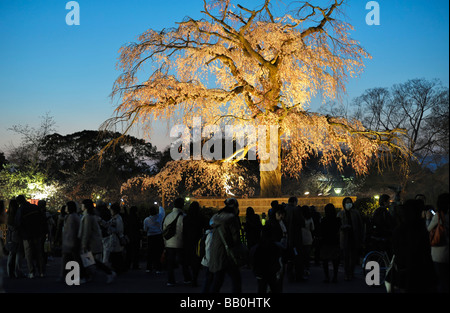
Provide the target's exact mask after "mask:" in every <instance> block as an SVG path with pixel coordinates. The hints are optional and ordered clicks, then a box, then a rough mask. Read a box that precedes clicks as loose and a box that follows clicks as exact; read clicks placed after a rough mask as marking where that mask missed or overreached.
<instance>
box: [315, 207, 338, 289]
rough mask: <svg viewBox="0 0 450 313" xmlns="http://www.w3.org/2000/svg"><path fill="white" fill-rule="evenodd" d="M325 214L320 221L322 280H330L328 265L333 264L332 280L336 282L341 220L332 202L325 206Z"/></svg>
mask: <svg viewBox="0 0 450 313" xmlns="http://www.w3.org/2000/svg"><path fill="white" fill-rule="evenodd" d="M324 211H325V216H324V217H323V218H322V221H321V222H320V232H319V237H320V259H321V260H322V262H323V272H324V274H325V279H324V282H326V283H328V282H329V281H330V274H329V269H328V265H329V262H331V263H332V265H333V278H332V280H331V281H332V282H334V283H335V282H337V275H338V267H339V259H340V258H339V257H340V255H339V250H340V249H339V231H340V228H341V220H340V219H339V218H338V217H337V214H336V208H335V207H334V205H333V204H332V203H328V204H327V205H326V206H325V208H324Z"/></svg>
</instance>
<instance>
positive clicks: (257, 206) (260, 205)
mask: <svg viewBox="0 0 450 313" xmlns="http://www.w3.org/2000/svg"><path fill="white" fill-rule="evenodd" d="M344 198H345V197H299V198H298V204H299V205H300V206H302V205H308V206H312V205H314V206H315V207H316V209H317V211H319V212H321V213H323V208H324V207H325V205H326V204H328V203H333V204H334V206H335V207H336V209H337V210H338V211H339V210H340V209H342V200H343V199H344ZM350 198H352V200H353V202H355V201H356V197H353V196H352V197H350ZM225 199H226V198H191V199H190V201H198V202H199V203H200V206H201V207H209V208H215V209H217V210H220V209H222V208H223V207H224V201H225ZM237 200H238V202H239V210H240V215H241V216H242V215H245V211H246V209H247V207H249V206H250V207H252V208H253V209H254V210H255V213H256V214H259V215H261V213H263V212H264V213H266V214H267V211H268V210H269V209H270V207H271V206H270V203H271V202H272V201H273V200H277V201H278V203H280V204H281V203H283V202H284V203H288V200H289V197H280V198H237Z"/></svg>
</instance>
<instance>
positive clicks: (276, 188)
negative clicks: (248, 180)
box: [259, 166, 281, 198]
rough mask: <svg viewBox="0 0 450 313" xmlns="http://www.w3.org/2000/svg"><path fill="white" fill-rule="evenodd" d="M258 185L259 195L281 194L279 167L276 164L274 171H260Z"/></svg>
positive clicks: (268, 196)
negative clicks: (259, 188)
mask: <svg viewBox="0 0 450 313" xmlns="http://www.w3.org/2000/svg"><path fill="white" fill-rule="evenodd" d="M259 173H260V181H259V185H260V187H261V193H260V195H261V197H265V198H270V197H279V196H281V168H280V167H279V166H278V167H277V169H276V170H274V171H270V172H268V171H260V172H259Z"/></svg>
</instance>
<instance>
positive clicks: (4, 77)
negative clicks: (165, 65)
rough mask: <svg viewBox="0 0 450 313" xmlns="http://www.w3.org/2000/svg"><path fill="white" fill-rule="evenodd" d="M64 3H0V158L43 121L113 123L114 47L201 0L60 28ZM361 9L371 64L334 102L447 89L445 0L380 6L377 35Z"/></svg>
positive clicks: (89, 16)
mask: <svg viewBox="0 0 450 313" xmlns="http://www.w3.org/2000/svg"><path fill="white" fill-rule="evenodd" d="M67 2H68V1H65V0H1V1H0V47H1V48H0V73H1V75H0V151H4V152H6V151H7V148H8V145H9V144H10V143H13V144H15V145H18V144H19V142H20V141H19V138H18V136H14V135H13V133H12V132H11V131H8V130H7V128H9V127H11V126H12V125H18V124H20V125H25V124H28V125H30V126H34V127H37V126H39V118H38V117H39V116H43V115H44V114H45V113H46V112H49V114H50V115H51V116H53V117H54V119H55V121H56V123H57V131H58V132H59V133H61V134H63V135H65V134H69V133H73V132H76V131H81V130H83V129H98V127H99V126H100V124H101V123H102V122H103V121H105V120H106V119H107V118H109V117H111V116H112V114H113V110H114V105H113V103H112V102H111V100H110V99H109V94H110V92H111V89H112V85H113V82H114V80H115V79H116V78H117V76H118V75H119V72H118V71H116V68H115V65H116V61H117V57H118V50H119V48H120V47H121V46H122V45H123V44H125V43H127V42H130V41H135V40H136V39H137V37H138V36H139V35H140V34H141V33H142V32H144V31H145V30H147V29H149V28H153V29H156V30H160V29H162V28H167V27H172V26H175V24H174V23H175V22H177V21H180V20H182V19H183V17H185V16H191V17H194V18H195V17H201V14H200V11H201V9H202V6H203V1H201V0H191V1H186V0H185V1H181V0H166V1H153V0H147V1H145V0H128V1H125V0H122V1H117V0H109V1H105V0H95V1H93V0H89V1H88V0H80V1H78V3H79V5H80V17H81V18H80V25H79V26H68V25H66V23H65V17H66V14H67V13H68V12H69V11H68V10H66V9H65V5H66V3H67ZM248 2H250V1H242V3H243V4H245V3H248ZM285 2H288V1H285ZM367 2H368V1H365V0H349V1H348V2H347V3H348V5H347V7H346V9H345V13H346V15H347V18H348V19H347V21H348V22H350V23H351V24H352V25H353V26H354V27H355V31H354V32H353V33H352V36H353V38H355V39H357V40H358V41H359V42H360V43H361V45H362V46H363V47H365V48H366V50H367V51H368V52H369V53H370V54H371V55H372V56H373V59H372V60H367V61H366V69H365V71H364V73H363V74H362V75H361V76H360V77H359V78H357V79H352V80H350V82H349V84H348V86H347V91H348V94H347V95H345V96H344V97H343V98H344V101H350V100H351V99H353V98H354V97H356V96H358V95H360V94H361V93H362V92H364V90H366V89H367V88H373V87H391V86H392V85H393V84H396V83H403V82H405V81H407V80H408V79H412V78H422V77H423V78H426V79H433V78H438V79H440V80H441V81H442V83H443V84H444V85H445V86H448V85H449V13H448V12H449V1H448V0H433V1H420V0H409V1H407V0H380V1H378V3H379V4H380V8H381V25H380V26H368V25H366V23H365V17H366V14H367V13H368V12H369V11H367V10H366V9H365V5H366V3H367ZM167 134H168V133H167V128H166V127H164V126H161V127H157V129H156V130H155V131H154V133H153V136H152V139H151V142H152V143H154V144H156V145H157V146H158V148H159V149H163V148H164V147H165V146H166V145H168V144H169V141H168V138H167Z"/></svg>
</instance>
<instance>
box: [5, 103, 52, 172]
mask: <svg viewBox="0 0 450 313" xmlns="http://www.w3.org/2000/svg"><path fill="white" fill-rule="evenodd" d="M55 125H56V122H55V120H54V118H53V117H52V116H51V115H50V114H49V113H48V112H47V113H46V114H45V115H44V116H42V117H41V123H40V125H39V127H38V128H35V127H31V126H29V125H13V126H12V127H10V128H8V130H10V131H12V132H14V133H16V134H19V135H20V136H21V137H22V138H21V139H22V141H21V143H20V145H19V146H14V145H11V147H10V149H9V150H10V153H9V156H8V160H10V162H12V163H15V164H17V165H29V166H31V168H34V169H36V168H37V166H38V163H39V159H40V152H39V148H40V147H41V146H42V144H43V142H44V140H45V138H46V137H47V136H48V135H50V134H52V133H54V132H55V130H56V129H55Z"/></svg>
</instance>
